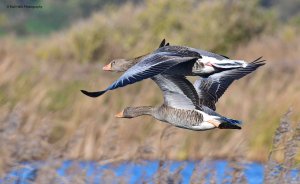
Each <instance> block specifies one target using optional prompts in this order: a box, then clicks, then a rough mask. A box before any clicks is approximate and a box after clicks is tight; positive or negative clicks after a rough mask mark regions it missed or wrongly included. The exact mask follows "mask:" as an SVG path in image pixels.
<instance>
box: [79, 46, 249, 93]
mask: <svg viewBox="0 0 300 184" xmlns="http://www.w3.org/2000/svg"><path fill="white" fill-rule="evenodd" d="M163 42H164V41H163ZM161 45H164V44H161ZM201 53H202V54H203V56H202V55H201ZM203 58H204V59H203ZM132 62H133V64H134V65H133V66H131V65H127V67H128V66H129V67H130V66H131V67H130V68H129V69H128V70H127V71H126V72H125V73H124V74H123V75H122V76H121V77H120V78H119V79H118V80H116V81H115V82H114V83H113V84H112V85H110V86H109V87H107V88H106V89H105V90H102V91H96V92H89V91H85V90H81V92H82V93H84V94H85V95H87V96H90V97H98V96H100V95H102V94H104V93H105V92H107V91H109V90H114V89H116V88H119V87H123V86H126V85H128V84H132V83H135V82H138V81H141V80H144V79H147V78H151V77H153V76H155V75H157V74H169V75H183V76H189V75H198V76H209V75H211V74H213V73H217V72H221V71H226V70H231V69H235V68H241V67H246V66H247V65H248V63H246V62H244V61H239V60H230V59H227V58H226V57H224V56H221V55H218V54H214V53H211V52H207V51H202V50H197V49H193V48H189V47H182V46H169V45H167V44H166V45H165V46H162V47H160V48H158V49H157V50H156V51H155V52H153V53H151V54H148V55H145V56H141V57H138V58H137V59H136V60H133V61H132ZM125 63H126V62H125ZM135 63H136V64H135ZM111 68H112V64H110V65H108V66H107V67H106V66H105V67H104V70H111Z"/></svg>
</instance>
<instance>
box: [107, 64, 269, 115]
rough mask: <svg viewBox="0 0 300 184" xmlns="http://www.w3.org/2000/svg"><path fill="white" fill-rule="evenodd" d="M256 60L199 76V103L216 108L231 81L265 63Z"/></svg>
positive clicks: (118, 66) (118, 67)
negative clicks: (240, 66)
mask: <svg viewBox="0 0 300 184" xmlns="http://www.w3.org/2000/svg"><path fill="white" fill-rule="evenodd" d="M260 59H261V58H258V59H257V60H255V61H253V62H251V63H249V64H248V65H247V66H246V67H245V68H236V69H232V70H227V71H223V72H220V73H215V74H212V75H210V76H209V77H206V78H203V77H199V79H197V80H196V81H195V83H194V87H195V89H196V91H197V93H198V95H199V97H200V104H201V105H204V106H207V107H209V108H210V109H212V110H216V106H215V104H216V103H217V101H218V99H219V98H220V97H221V96H222V95H223V94H224V92H225V91H226V90H227V88H228V87H229V86H230V85H231V84H232V82H233V81H235V80H238V79H240V78H242V77H244V76H246V75H248V74H250V73H252V72H253V71H255V70H256V69H257V68H259V67H260V66H263V65H265V63H264V60H260ZM130 62H131V61H129V60H125V59H124V60H123V63H122V64H112V68H111V70H110V71H116V72H121V71H126V70H128V68H130V67H128V66H130V64H128V63H130Z"/></svg>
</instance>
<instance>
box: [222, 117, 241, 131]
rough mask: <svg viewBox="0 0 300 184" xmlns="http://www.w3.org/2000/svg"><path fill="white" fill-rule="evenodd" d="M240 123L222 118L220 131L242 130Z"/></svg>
mask: <svg viewBox="0 0 300 184" xmlns="http://www.w3.org/2000/svg"><path fill="white" fill-rule="evenodd" d="M241 125H242V122H241V121H238V120H234V119H228V118H222V119H221V124H220V125H219V128H220V129H242V128H241Z"/></svg>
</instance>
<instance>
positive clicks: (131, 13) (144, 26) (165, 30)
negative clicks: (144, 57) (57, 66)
mask: <svg viewBox="0 0 300 184" xmlns="http://www.w3.org/2000/svg"><path fill="white" fill-rule="evenodd" d="M179 7H180V11H178V8H179ZM274 24H275V18H274V16H273V14H272V12H271V11H267V10H263V9H261V8H260V7H259V6H258V4H257V3H255V2H253V1H251V2H249V1H243V2H242V1H236V2H234V3H233V2H232V1H202V2H200V3H199V2H196V1H192V0H190V1H185V2H183V1H179V0H174V1H170V0H159V1H155V2H153V1H147V2H146V4H145V5H144V6H142V7H139V8H136V7H135V6H133V5H132V4H127V5H125V6H122V7H121V8H111V9H108V10H106V11H103V12H101V13H98V14H95V15H94V16H93V17H92V18H91V19H90V20H85V21H82V22H81V23H80V24H79V25H75V26H73V28H71V30H69V31H67V32H64V33H63V35H61V37H64V38H62V40H64V41H62V42H56V43H53V44H49V43H47V46H45V47H44V48H41V49H40V51H39V52H38V55H39V56H40V57H41V58H42V59H51V60H68V59H72V60H75V61H80V62H88V61H98V60H102V61H104V59H107V58H112V57H117V56H118V53H122V52H125V53H128V56H129V55H132V54H133V53H137V52H138V53H143V52H146V51H148V50H150V48H153V47H157V46H154V45H150V44H148V43H159V42H160V40H161V39H163V38H167V40H172V43H171V44H185V43H189V46H193V47H196V48H202V49H207V50H210V51H214V52H219V53H227V52H228V51H229V50H231V49H233V48H234V47H236V46H237V45H238V44H241V43H244V42H245V41H249V40H250V39H251V38H252V37H253V36H257V35H259V34H260V33H262V32H263V31H267V30H271V28H272V27H273V25H274ZM65 35H67V36H65ZM58 44H59V45H58ZM116 45H117V47H116ZM116 49H118V50H116ZM116 54H117V55H116Z"/></svg>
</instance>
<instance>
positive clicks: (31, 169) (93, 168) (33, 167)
mask: <svg viewBox="0 0 300 184" xmlns="http://www.w3.org/2000/svg"><path fill="white" fill-rule="evenodd" d="M21 165H22V166H21V167H18V168H15V169H13V170H12V171H10V172H9V173H8V174H7V175H6V176H5V177H4V178H2V179H0V183H2V182H9V183H16V184H17V183H18V184H29V183H31V182H32V181H34V180H35V178H36V175H37V171H38V169H40V168H42V167H43V166H45V163H43V162H34V163H22V164H21ZM196 165H201V163H200V161H167V162H165V164H164V168H166V169H167V170H168V172H170V173H173V172H175V171H176V170H177V169H178V168H179V167H182V168H183V169H182V170H181V172H180V174H181V176H182V177H181V181H182V183H190V179H191V176H192V173H193V171H194V168H195V166H196ZM206 165H209V168H212V169H213V170H214V171H215V172H216V178H217V183H221V182H222V181H223V180H224V179H225V178H228V177H230V176H228V175H227V173H228V172H230V171H231V168H230V166H229V165H228V163H227V162H226V161H224V160H217V161H210V162H209V163H206ZM74 166H75V167H76V168H77V169H79V170H82V171H84V172H85V177H86V181H88V183H93V184H98V183H101V178H102V177H103V175H102V174H103V172H104V171H105V170H111V171H113V172H114V174H115V176H116V177H122V176H124V177H126V178H127V180H126V181H128V183H140V182H139V181H141V180H142V179H143V181H153V177H154V176H155V174H156V172H157V170H158V169H159V161H143V162H142V163H135V162H123V163H119V164H105V165H100V164H98V163H97V162H92V161H82V162H79V161H64V162H62V164H61V165H60V166H59V167H58V169H57V170H56V172H57V174H58V176H63V177H67V178H68V177H72V174H70V171H69V169H70V168H72V167H74ZM243 167H244V174H245V176H246V179H247V182H248V183H250V184H257V183H263V172H264V168H263V165H261V164H258V163H250V164H243ZM73 174H74V173H73ZM208 177H209V176H208Z"/></svg>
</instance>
